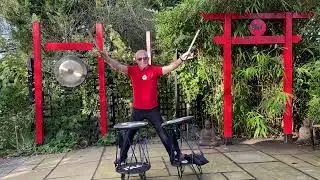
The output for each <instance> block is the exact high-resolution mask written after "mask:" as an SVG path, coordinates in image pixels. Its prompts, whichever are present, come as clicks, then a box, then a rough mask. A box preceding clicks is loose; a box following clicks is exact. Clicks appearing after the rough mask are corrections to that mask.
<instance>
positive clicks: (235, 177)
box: [222, 171, 255, 180]
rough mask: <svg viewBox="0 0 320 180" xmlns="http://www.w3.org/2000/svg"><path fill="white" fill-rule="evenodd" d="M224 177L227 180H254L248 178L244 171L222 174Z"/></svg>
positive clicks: (248, 175) (250, 177)
mask: <svg viewBox="0 0 320 180" xmlns="http://www.w3.org/2000/svg"><path fill="white" fill-rule="evenodd" d="M222 174H223V175H224V176H226V177H227V178H228V179H229V180H247V179H255V178H254V177H252V176H250V174H248V173H247V172H245V171H241V172H226V173H222Z"/></svg>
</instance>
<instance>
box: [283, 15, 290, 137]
mask: <svg viewBox="0 0 320 180" xmlns="http://www.w3.org/2000/svg"><path fill="white" fill-rule="evenodd" d="M284 26H285V28H284V31H285V32H284V33H285V43H284V50H283V60H284V79H283V81H284V83H283V91H284V92H285V93H287V94H288V95H289V98H288V100H287V101H286V104H285V107H286V110H285V113H284V116H283V121H284V122H283V123H284V134H285V136H286V137H285V138H286V139H285V141H287V140H289V141H290V138H291V137H292V13H286V17H285V25H284Z"/></svg>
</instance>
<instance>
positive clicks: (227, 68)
mask: <svg viewBox="0 0 320 180" xmlns="http://www.w3.org/2000/svg"><path fill="white" fill-rule="evenodd" d="M201 16H202V17H203V19H204V20H206V21H213V20H220V21H223V22H224V26H223V27H224V28H223V30H224V34H223V35H222V36H215V37H213V42H214V43H216V44H222V45H223V58H224V61H223V85H224V86H223V88H224V96H223V102H224V109H223V118H224V129H223V130H224V131H223V132H224V137H225V138H226V141H227V142H226V143H228V142H230V140H231V138H232V93H231V85H232V84H231V83H232V77H231V75H232V55H231V54H232V48H231V46H232V44H283V47H284V50H283V61H284V72H285V74H284V78H283V81H284V87H283V91H284V92H285V93H287V94H288V95H289V100H288V101H287V102H286V104H285V107H286V111H285V113H284V117H283V121H284V134H285V135H286V136H292V43H298V42H299V41H300V40H301V35H292V19H297V18H305V19H306V18H311V17H312V16H313V13H291V12H281V13H259V14H256V13H247V14H237V13H225V14H221V13H201ZM238 19H283V20H284V35H283V36H263V35H254V36H247V37H238V36H232V32H231V21H232V20H238Z"/></svg>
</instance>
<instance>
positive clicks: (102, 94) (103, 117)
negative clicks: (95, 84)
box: [96, 23, 108, 136]
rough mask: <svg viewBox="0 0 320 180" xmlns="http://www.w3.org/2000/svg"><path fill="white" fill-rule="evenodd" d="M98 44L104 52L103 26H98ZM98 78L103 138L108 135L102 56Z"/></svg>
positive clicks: (99, 62) (99, 58)
mask: <svg viewBox="0 0 320 180" xmlns="http://www.w3.org/2000/svg"><path fill="white" fill-rule="evenodd" d="M96 34H97V35H96V42H97V45H98V48H99V50H101V51H103V28H102V24H100V23H97V24H96ZM98 77H99V96H100V132H101V135H102V136H105V135H106V134H107V131H108V128H107V102H106V88H105V77H104V61H103V58H102V57H101V55H99V56H98Z"/></svg>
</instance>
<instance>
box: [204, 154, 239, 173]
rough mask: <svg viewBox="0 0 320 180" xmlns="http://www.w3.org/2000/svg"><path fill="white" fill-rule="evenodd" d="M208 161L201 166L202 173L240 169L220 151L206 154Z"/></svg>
mask: <svg viewBox="0 0 320 180" xmlns="http://www.w3.org/2000/svg"><path fill="white" fill-rule="evenodd" d="M205 157H206V158H207V159H208V160H209V163H208V164H206V165H204V166H202V171H203V172H204V173H218V172H235V171H242V169H241V168H240V167H239V166H237V165H236V164H235V163H233V162H232V161H231V160H230V159H228V158H227V157H226V156H224V155H223V154H221V153H217V154H206V155H205Z"/></svg>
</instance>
